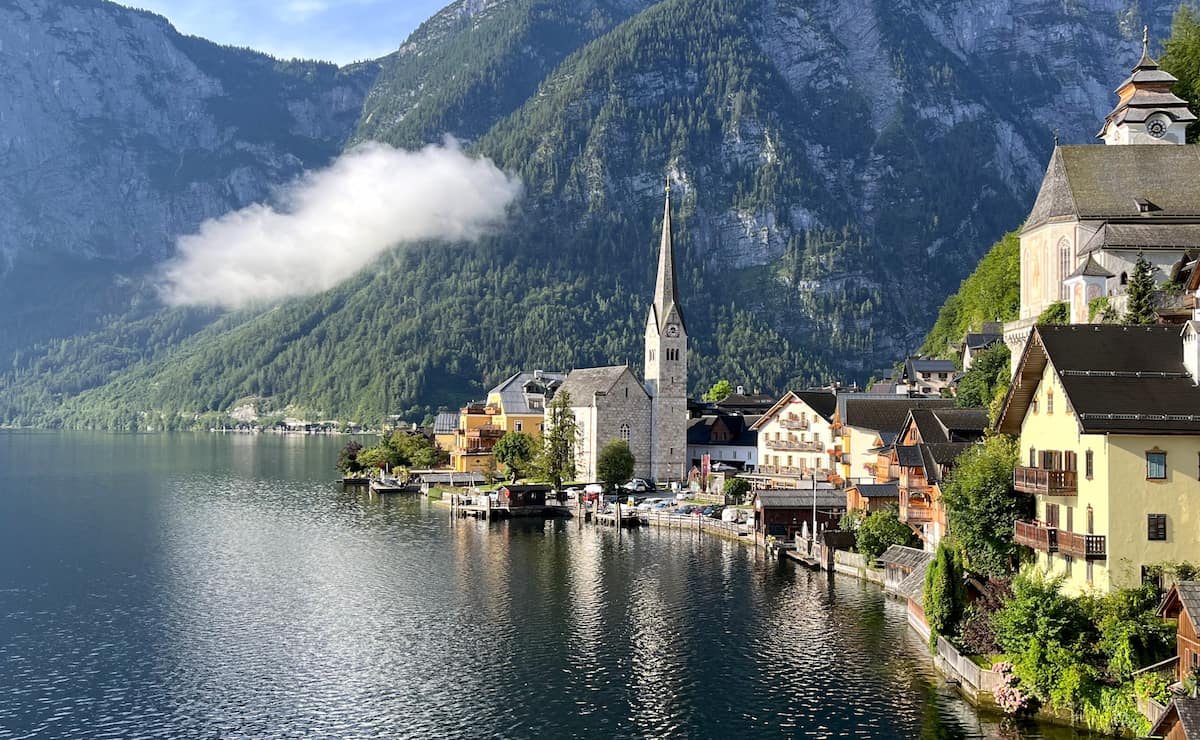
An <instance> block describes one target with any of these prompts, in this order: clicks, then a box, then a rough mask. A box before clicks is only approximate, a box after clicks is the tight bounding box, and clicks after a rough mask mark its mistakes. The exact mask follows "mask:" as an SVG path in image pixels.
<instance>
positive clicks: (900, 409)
mask: <svg viewBox="0 0 1200 740" xmlns="http://www.w3.org/2000/svg"><path fill="white" fill-rule="evenodd" d="M838 402H839V406H840V412H841V421H842V424H845V425H846V426H852V427H858V428H860V429H870V430H872V431H875V432H891V433H892V434H896V433H898V432H899V431H900V428H901V427H902V426H904V421H905V420H906V419H907V418H908V412H909V410H910V409H922V408H952V407H953V406H954V400H953V399H949V398H907V397H904V396H873V395H871V394H865V393H864V394H847V395H845V396H841V397H839V399H838Z"/></svg>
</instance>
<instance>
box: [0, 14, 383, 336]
mask: <svg viewBox="0 0 1200 740" xmlns="http://www.w3.org/2000/svg"><path fill="white" fill-rule="evenodd" d="M375 73H376V69H375V67H374V65H362V66H359V67H356V68H351V69H344V70H339V69H338V68H336V67H334V66H332V65H327V64H315V63H285V62H278V61H276V60H274V59H272V58H270V57H267V56H264V55H261V54H257V53H254V52H250V51H246V50H240V49H232V48H224V47H219V46H216V45H214V44H211V43H209V42H206V41H203V40H201V39H197V38H193V37H185V36H182V35H180V34H179V33H177V32H176V31H175V30H174V29H173V28H172V27H171V26H170V24H169V23H168V22H167V21H166V20H164V19H163V18H161V17H158V16H155V15H152V14H149V13H145V12H140V11H134V10H129V9H127V8H123V7H120V6H117V5H114V4H112V3H108V2H103V1H102V0H9V2H4V3H0V171H2V172H3V176H2V177H0V224H4V228H3V229H0V311H5V312H7V313H8V315H9V316H10V317H11V316H12V315H13V314H14V312H16V313H20V312H23V311H24V310H25V309H26V308H28V305H27V300H28V299H30V298H31V297H33V296H40V297H41V300H42V301H43V305H41V306H38V307H37V309H38V313H41V314H43V315H47V314H48V315H57V316H58V317H59V318H62V315H63V314H64V313H65V314H67V315H71V314H74V313H76V312H78V311H80V310H82V311H83V312H84V313H87V312H88V311H91V310H97V311H99V310H105V309H106V308H108V309H111V308H112V305H109V306H107V307H102V306H95V305H89V304H90V303H91V301H90V298H92V297H95V296H96V295H97V292H98V293H100V294H107V292H108V289H109V286H111V278H112V277H113V274H114V273H121V272H126V273H131V272H136V271H137V270H139V269H144V268H145V267H146V266H148V265H150V264H153V263H154V262H157V261H158V260H161V259H162V258H164V257H165V256H168V255H169V254H170V253H171V251H172V248H173V242H174V239H175V238H176V237H177V236H178V235H180V234H183V233H187V232H189V231H191V230H193V229H194V228H195V227H196V226H197V225H198V224H199V223H200V222H202V221H203V220H204V219H206V218H209V217H213V216H218V215H220V214H223V213H225V212H227V211H228V210H230V209H233V208H237V207H240V206H243V205H245V204H247V203H249V202H251V201H255V200H260V199H263V198H265V197H267V196H269V194H270V192H271V189H272V187H274V186H275V185H277V184H279V183H282V182H285V181H287V180H288V179H290V178H292V177H294V176H295V175H297V174H298V173H300V172H301V171H302V169H303V168H305V167H308V166H314V165H320V164H323V163H324V162H326V161H328V160H329V159H330V158H332V157H333V156H335V155H336V154H337V153H338V152H339V151H341V149H342V147H343V145H344V144H345V142H346V140H347V138H348V137H349V135H350V133H351V132H352V131H353V129H354V126H355V124H356V122H357V120H358V117H359V114H360V112H361V109H362V103H363V99H364V97H365V95H366V91H367V89H368V88H369V86H370V84H371V82H372V80H373V78H374V75H375ZM93 268H94V269H93ZM85 276H86V277H87V278H88V279H89V282H88V284H89V285H91V286H92V288H96V287H99V290H98V291H96V290H89V291H88V293H87V294H85V295H79V294H78V291H74V290H72V287H73V286H74V285H78V284H79V283H78V282H76V281H77V279H78V280H83V279H84V277H85ZM91 278H95V279H96V280H95V282H94V283H93V282H90V280H91ZM30 281H33V285H31V283H30ZM64 293H75V294H74V295H71V296H70V297H69V299H68V300H67V301H63V302H58V303H56V297H62V296H63V294H64ZM4 296H7V297H8V300H5V298H4ZM17 296H20V297H21V298H22V300H21V301H20V303H14V301H13V298H14V297H17ZM114 305H119V302H118V304H114ZM31 319H33V320H35V321H36V317H32V316H31ZM16 323H17V322H15V321H5V322H3V323H0V356H2V355H3V352H4V350H5V349H6V348H11V346H12V345H13V344H14V343H19V342H20V341H21V340H28V339H31V338H38V337H39V335H41V336H45V335H48V334H53V333H60V329H61V328H62V327H56V328H52V327H45V329H46V331H45V332H38V331H34V332H32V333H31V332H29V331H24V330H23V329H33V328H34V327H30V326H28V325H27V324H26V326H24V327H20V328H19V327H17V326H15V324H16ZM71 328H79V326H78V325H75V326H73V327H71ZM6 340H7V341H6Z"/></svg>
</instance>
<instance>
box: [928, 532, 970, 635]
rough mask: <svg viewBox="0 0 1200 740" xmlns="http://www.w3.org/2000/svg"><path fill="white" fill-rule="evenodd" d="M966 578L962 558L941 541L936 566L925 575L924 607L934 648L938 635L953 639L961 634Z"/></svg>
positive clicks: (945, 541)
mask: <svg viewBox="0 0 1200 740" xmlns="http://www.w3.org/2000/svg"><path fill="white" fill-rule="evenodd" d="M965 577H966V574H965V573H964V572H963V564H962V554H961V553H960V552H959V550H958V549H957V548H955V547H952V546H950V545H948V544H947V540H942V541H941V542H940V543H938V548H937V554H936V555H934V558H933V562H932V563H930V564H929V569H928V570H926V571H925V597H924V604H923V607H924V609H925V619H926V621H927V622H928V623H929V631H930V635H929V639H930V642H931V644H937V637H938V635H942V636H944V637H952V636H954V635H957V634H958V627H959V623H960V622H961V620H962V616H963V610H964V609H965V608H966V602H967V594H966V586H965V582H964V579H965Z"/></svg>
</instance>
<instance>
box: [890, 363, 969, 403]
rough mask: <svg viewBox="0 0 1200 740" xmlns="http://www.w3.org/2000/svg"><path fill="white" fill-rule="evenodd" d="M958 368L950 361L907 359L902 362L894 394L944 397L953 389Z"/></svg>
mask: <svg viewBox="0 0 1200 740" xmlns="http://www.w3.org/2000/svg"><path fill="white" fill-rule="evenodd" d="M957 374H958V368H957V367H955V366H954V363H953V362H951V361H950V360H937V359H932V358H930V359H925V358H921V357H909V358H908V359H906V360H905V361H904V368H903V369H902V370H901V372H900V381H899V382H898V383H897V385H896V392H897V393H901V394H907V395H910V396H934V397H937V396H944V395H949V394H950V392H951V390H952V389H953V388H954V382H955V377H956V376H957Z"/></svg>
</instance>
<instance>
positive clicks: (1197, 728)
mask: <svg viewBox="0 0 1200 740" xmlns="http://www.w3.org/2000/svg"><path fill="white" fill-rule="evenodd" d="M1176 723H1178V725H1179V726H1180V727H1181V728H1183V737H1185V738H1188V740H1197V739H1200V699H1193V698H1192V697H1190V696H1177V697H1175V700H1174V701H1173V702H1171V704H1170V706H1168V707H1167V711H1165V712H1163V715H1162V716H1161V717H1159V718H1158V721H1157V722H1155V723H1154V727H1152V728H1150V736H1151V737H1166V736H1167V734H1168V733H1169V732H1170V730H1171V728H1172V727H1173V726H1174V725H1175V724H1176Z"/></svg>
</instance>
